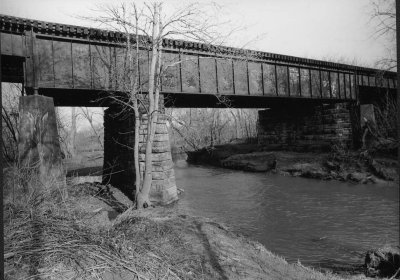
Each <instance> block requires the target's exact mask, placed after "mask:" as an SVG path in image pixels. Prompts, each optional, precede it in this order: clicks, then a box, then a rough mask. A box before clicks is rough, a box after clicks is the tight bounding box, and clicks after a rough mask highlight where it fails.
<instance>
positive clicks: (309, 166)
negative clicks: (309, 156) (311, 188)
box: [285, 163, 331, 179]
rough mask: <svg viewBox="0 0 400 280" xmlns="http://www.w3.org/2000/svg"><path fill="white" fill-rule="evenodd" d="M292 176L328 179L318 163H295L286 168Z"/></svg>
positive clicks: (327, 175)
mask: <svg viewBox="0 0 400 280" xmlns="http://www.w3.org/2000/svg"><path fill="white" fill-rule="evenodd" d="M285 171H288V172H290V174H292V175H293V176H300V177H305V178H313V179H328V178H331V176H329V174H328V173H327V172H326V171H324V170H323V169H322V168H321V166H320V165H319V164H318V163H296V164H293V165H292V166H290V167H289V168H286V170H285Z"/></svg>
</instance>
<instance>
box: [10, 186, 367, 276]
mask: <svg viewBox="0 0 400 280" xmlns="http://www.w3.org/2000/svg"><path fill="white" fill-rule="evenodd" d="M65 187H66V188H65V189H61V188H63V187H62V186H61V187H60V186H59V187H58V188H47V189H44V191H43V192H41V193H36V194H35V195H29V196H27V195H26V194H23V193H22V192H17V194H18V197H14V199H11V192H10V191H11V190H10V189H6V190H5V203H4V216H3V222H4V231H5V248H4V261H5V279H22V278H23V279H25V278H29V277H30V278H35V275H36V276H37V279H44V278H46V279H66V278H69V279H70V278H74V279H136V278H138V279H321V280H322V279H323V280H325V279H332V280H333V279H343V278H342V277H339V276H337V275H333V274H329V273H321V272H318V271H315V270H313V269H310V268H307V267H304V266H302V265H301V264H300V263H298V264H289V263H287V262H286V261H285V260H284V259H283V258H281V257H278V256H275V255H274V254H272V253H271V252H269V251H268V250H267V249H266V248H265V247H264V246H263V245H261V244H260V243H258V242H254V241H251V240H249V239H247V238H245V237H243V236H242V235H240V234H237V233H235V232H233V231H231V230H230V229H229V228H228V227H227V226H225V225H222V224H219V223H216V222H214V221H212V220H209V219H205V218H201V217H193V216H189V215H187V214H185V213H183V212H181V211H180V210H178V208H177V207H176V205H170V206H168V207H159V208H154V209H147V210H142V211H136V210H131V209H129V210H127V209H128V207H130V206H131V202H130V201H129V200H128V199H126V197H124V196H123V195H122V193H121V192H119V191H118V190H116V189H114V188H112V187H110V186H108V187H107V186H102V185H100V184H98V183H81V184H74V185H67V186H65ZM14 195H15V193H14ZM349 278H351V279H366V278H365V277H364V276H362V275H356V276H349Z"/></svg>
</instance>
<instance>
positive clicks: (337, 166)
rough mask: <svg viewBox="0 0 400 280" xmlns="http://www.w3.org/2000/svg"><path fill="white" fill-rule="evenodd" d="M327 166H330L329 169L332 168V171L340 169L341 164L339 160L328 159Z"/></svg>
mask: <svg viewBox="0 0 400 280" xmlns="http://www.w3.org/2000/svg"><path fill="white" fill-rule="evenodd" d="M325 166H326V168H328V169H329V170H332V171H339V170H340V164H339V163H338V162H334V161H330V160H327V161H326V162H325Z"/></svg>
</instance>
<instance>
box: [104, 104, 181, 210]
mask: <svg viewBox="0 0 400 280" xmlns="http://www.w3.org/2000/svg"><path fill="white" fill-rule="evenodd" d="M163 104H164V102H163V100H162V97H161V96H160V114H159V116H158V121H157V125H156V131H155V136H154V142H153V170H152V172H153V182H152V187H151V191H150V200H151V201H152V202H154V203H160V204H168V203H170V202H172V201H174V200H176V199H177V188H176V183H175V173H174V169H173V167H174V165H173V162H172V157H171V146H170V141H169V135H168V128H167V118H166V116H165V114H164V105H163ZM140 118H141V125H140V131H139V133H140V136H139V165H140V170H141V176H142V179H143V169H144V164H145V162H144V160H145V146H146V138H147V121H148V116H147V114H146V112H145V110H141V115H140ZM134 122H135V120H134V116H133V113H131V112H126V111H125V112H122V108H121V107H119V106H111V107H109V108H108V109H107V110H106V111H105V114H104V168H103V183H105V184H111V185H113V186H115V187H117V188H119V189H120V190H121V191H122V192H124V193H125V194H126V195H127V196H128V197H130V198H131V199H134V193H135V189H136V186H135V185H134V182H135V169H134V157H133V145H134V127H135V123H134Z"/></svg>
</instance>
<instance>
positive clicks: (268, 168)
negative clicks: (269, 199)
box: [187, 144, 399, 184]
mask: <svg viewBox="0 0 400 280" xmlns="http://www.w3.org/2000/svg"><path fill="white" fill-rule="evenodd" d="M187 161H188V162H189V163H194V164H210V165H214V166H219V167H224V168H230V169H237V170H244V171H251V172H276V173H279V174H282V175H291V176H298V177H305V178H313V179H319V180H339V181H351V182H354V183H361V184H368V183H377V182H387V181H396V180H398V177H399V176H398V174H397V166H398V165H397V161H396V160H394V159H390V158H387V157H371V156H369V155H366V154H362V153H360V152H356V151H354V152H350V151H348V152H345V153H341V154H336V153H311V152H307V153H302V152H292V151H264V150H263V149H262V148H260V147H259V146H258V145H256V144H227V145H218V146H215V147H213V148H203V149H200V150H196V151H193V152H188V159H187Z"/></svg>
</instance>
